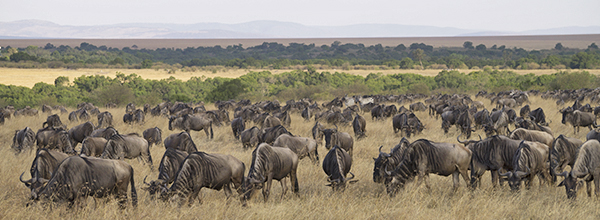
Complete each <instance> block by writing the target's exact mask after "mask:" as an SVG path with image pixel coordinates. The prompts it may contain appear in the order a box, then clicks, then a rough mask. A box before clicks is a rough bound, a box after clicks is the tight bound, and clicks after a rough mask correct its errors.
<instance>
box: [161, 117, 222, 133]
mask: <svg viewBox="0 0 600 220" xmlns="http://www.w3.org/2000/svg"><path fill="white" fill-rule="evenodd" d="M174 128H177V129H181V130H184V131H186V132H187V133H190V130H194V131H201V130H204V133H206V137H208V138H209V139H212V138H213V129H212V121H211V120H210V119H206V118H203V117H198V116H195V115H190V114H186V115H184V116H182V117H170V118H169V130H171V131H172V130H173V129H174ZM209 132H210V135H209Z"/></svg>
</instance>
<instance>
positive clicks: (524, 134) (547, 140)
mask: <svg viewBox="0 0 600 220" xmlns="http://www.w3.org/2000/svg"><path fill="white" fill-rule="evenodd" d="M510 139H513V140H526V141H535V142H540V143H542V144H545V145H546V146H552V142H553V141H554V137H553V136H552V135H551V134H548V133H546V132H543V131H534V130H527V129H524V128H517V129H515V130H514V131H513V132H512V133H511V134H510Z"/></svg>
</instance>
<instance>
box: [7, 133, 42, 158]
mask: <svg viewBox="0 0 600 220" xmlns="http://www.w3.org/2000/svg"><path fill="white" fill-rule="evenodd" d="M35 140H36V139H35V133H34V132H33V130H31V128H29V127H25V128H23V130H16V131H15V136H14V137H13V143H12V145H11V146H10V147H11V148H12V149H13V150H15V151H16V152H17V153H21V152H23V151H24V150H26V149H29V150H31V149H33V145H34V144H35Z"/></svg>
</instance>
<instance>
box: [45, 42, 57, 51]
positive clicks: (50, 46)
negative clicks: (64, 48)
mask: <svg viewBox="0 0 600 220" xmlns="http://www.w3.org/2000/svg"><path fill="white" fill-rule="evenodd" d="M51 49H56V47H55V46H54V45H53V44H51V43H47V44H46V46H45V47H44V50H51Z"/></svg>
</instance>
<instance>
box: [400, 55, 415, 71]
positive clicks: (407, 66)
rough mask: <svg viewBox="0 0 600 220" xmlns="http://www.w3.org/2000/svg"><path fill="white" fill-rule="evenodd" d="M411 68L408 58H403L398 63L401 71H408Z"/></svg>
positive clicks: (411, 63) (410, 61)
mask: <svg viewBox="0 0 600 220" xmlns="http://www.w3.org/2000/svg"><path fill="white" fill-rule="evenodd" d="M412 66H413V60H412V59H410V57H404V58H403V59H402V60H401V61H400V68H402V69H410V68H412Z"/></svg>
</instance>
